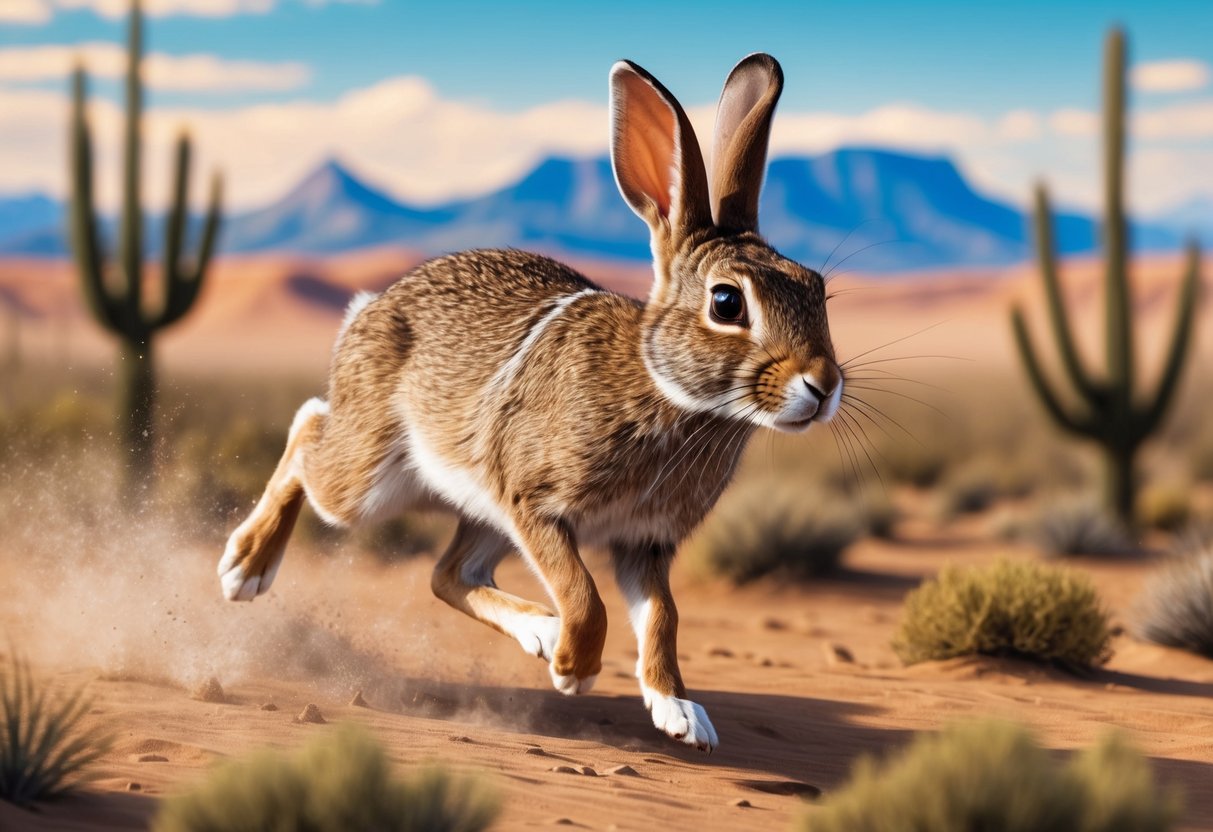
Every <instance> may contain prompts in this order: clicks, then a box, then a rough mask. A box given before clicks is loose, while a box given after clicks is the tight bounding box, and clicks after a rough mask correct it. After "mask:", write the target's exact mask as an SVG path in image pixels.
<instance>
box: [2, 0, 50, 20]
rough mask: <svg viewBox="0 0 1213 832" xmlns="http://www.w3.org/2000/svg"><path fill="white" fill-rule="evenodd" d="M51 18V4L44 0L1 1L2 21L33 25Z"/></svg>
mask: <svg viewBox="0 0 1213 832" xmlns="http://www.w3.org/2000/svg"><path fill="white" fill-rule="evenodd" d="M50 19H51V8H50V4H49V3H46V2H44V0H4V2H3V3H0V23H16V24H20V25H25V26H32V25H37V24H40V23H46V22H47V21H48V20H50Z"/></svg>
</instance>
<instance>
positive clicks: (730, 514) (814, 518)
mask: <svg viewBox="0 0 1213 832" xmlns="http://www.w3.org/2000/svg"><path fill="white" fill-rule="evenodd" d="M739 485H740V487H739V488H737V489H735V490H734V491H732V492H731V493H730V494H728V495H727V496H726V498H725V500H723V501H722V502H721V505H720V507H719V508H717V509H716V511H714V512H713V513H712V514H711V515H709V517H708V520H707V522H706V523H705V524H704V527H703V528H702V529H701V530H700V532H699V534H698V535H696V538H695V540H694V541H693V542H692V544H691V547H690V552H689V553H688V554H689V556H690V558H691V559H692V560H693V561H697V565H699V566H700V568H701V569H702V570H703V571H707V572H709V573H711V574H716V575H723V576H725V577H727V578H730V579H732V580H733V581H735V582H737V583H744V582H745V581H749V580H753V579H755V578H758V577H761V576H763V575H767V574H771V573H776V572H778V573H783V574H786V575H789V576H791V577H794V578H801V579H803V578H813V577H818V576H821V575H826V574H829V573H830V572H833V571H834V570H836V569H837V568H838V565H839V563H840V562H841V560H842V555H843V552H844V551H845V550H846V548H847V547H848V546H850V545H851V543H853V542H854V541H855V540H856V539H857V538H858V537H859V536H860V535H861V534H863V532H864V528H865V527H864V519H863V515H862V512H861V511H860V510H859V509H857V507H856V506H855V505H854V504H852V503H849V502H844V501H842V500H840V499H838V498H829V497H825V496H823V495H822V493H821V492H820V491H817V490H815V489H813V488H808V487H805V486H804V485H802V484H800V483H797V482H792V481H786V480H784V481H780V482H776V483H769V482H763V481H751V482H749V483H745V484H739Z"/></svg>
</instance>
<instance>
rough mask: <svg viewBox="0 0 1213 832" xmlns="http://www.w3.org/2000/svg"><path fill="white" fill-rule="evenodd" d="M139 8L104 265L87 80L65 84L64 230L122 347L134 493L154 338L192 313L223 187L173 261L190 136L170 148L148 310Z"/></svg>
mask: <svg viewBox="0 0 1213 832" xmlns="http://www.w3.org/2000/svg"><path fill="white" fill-rule="evenodd" d="M142 29H143V24H142V14H141V9H140V3H139V0H134V3H133V4H132V7H131V16H130V22H129V28H128V39H127V60H128V63H127V71H126V119H125V134H124V146H125V168H124V172H123V181H122V223H121V229H120V231H119V245H118V257H117V261H116V262H115V263H112V264H109V263H107V262H106V259H105V255H104V253H103V252H102V250H101V245H100V242H99V240H98V233H97V217H96V212H95V210H94V206H93V172H92V164H93V158H92V140H91V138H90V134H89V127H88V120H87V119H86V117H85V112H84V109H85V97H86V89H85V84H86V77H85V73H84V69H83V67H77V68H76V70H75V73H74V76H73V79H72V113H71V122H70V127H69V130H70V135H69V140H70V155H71V178H72V199H71V209H70V217H69V224H70V230H71V243H72V250H73V253H74V255H75V259H76V265H77V268H78V270H79V272H80V277H81V280H82V282H83V286H84V294H85V297H86V298H87V300H88V304H89V307H90V309H91V310H92V313H93V315H94V317H95V318H96V319H97V321H98V322H99V323H100V324H101V325H102V326H103V327H105V328H106V329H108V330H109V331H110V332H112V333H113V334H114V335H116V336H117V337H118V339H119V340H120V342H121V344H122V362H123V365H124V370H125V381H126V384H125V408H124V414H123V417H124V421H125V424H124V429H123V434H124V441H125V444H126V447H127V449H128V452H129V455H130V465H129V468H128V483H129V484H130V485H132V486H136V487H142V486H144V485H145V484H146V483H147V482H148V481H149V480H150V477H151V475H152V471H153V458H154V454H153V450H154V433H153V428H154V423H153V411H154V407H155V396H156V383H155V367H154V364H153V361H152V356H153V352H152V343H153V339H154V337H155V335H156V333H157V332H159V331H160V330H161V329H164V328H165V327H167V326H170V325H171V324H173V323H175V322H176V321H178V320H180V319H181V318H182V317H183V316H184V315H185V314H186V313H187V312H188V311H189V310H190V308H191V307H192V306H193V305H194V301H195V300H196V299H197V297H198V292H199V290H201V288H202V284H203V281H204V279H205V277H206V269H207V265H208V264H209V262H210V258H211V253H212V252H213V250H214V247H215V238H216V236H217V234H218V231H219V225H220V202H221V199H222V188H223V183H222V179H221V177H220V176H219V174H218V173H216V174H215V175H214V177H213V179H212V183H211V193H210V205H209V208H208V210H207V215H206V221H205V224H204V226H203V230H202V238H201V241H200V243H199V247H198V253H197V255H196V256H195V257H194V258H193V260H192V262H190V261H189V260H188V259H186V258H183V256H182V247H183V243H184V241H185V230H186V224H187V222H188V219H189V212H188V209H187V204H186V203H187V178H188V172H189V162H190V140H189V136H188V135H186V134H184V133H183V134H182V135H181V136H180V137H179V138H178V140H177V147H176V155H175V165H176V167H175V169H174V172H173V193H172V198H173V201H172V204H171V206H170V208H169V211H168V214H167V216H166V218H165V233H164V265H163V268H162V280H163V284H164V289H163V293H162V294H163V302H162V303H161V304H160V305H159V308H158V309H155V310H154V311H149V310H148V308H147V306H148V304H146V303H145V302H144V298H143V216H142V211H141V208H140V160H141V155H140V135H139V132H140V120H141V116H142V97H143V91H142V87H141V84H140V62H141V59H142V40H143V33H142Z"/></svg>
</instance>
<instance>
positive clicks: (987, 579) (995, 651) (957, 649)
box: [893, 560, 1111, 668]
mask: <svg viewBox="0 0 1213 832" xmlns="http://www.w3.org/2000/svg"><path fill="white" fill-rule="evenodd" d="M1110 638H1111V635H1110V633H1109V629H1108V616H1107V613H1106V612H1105V611H1104V609H1103V606H1102V604H1101V603H1100V600H1099V596H1098V594H1097V593H1096V592H1095V588H1094V587H1093V586H1092V585H1091V583H1090V582H1089V581H1088V580H1087V579H1086V578H1084V577H1082V576H1080V575H1078V574H1077V573H1075V572H1072V571H1070V570H1067V569H1060V568H1057V567H1048V566H1042V565H1040V564H1036V563H1028V562H1018V561H1006V560H1004V561H1000V562H998V563H996V564H995V565H994V566H992V567H989V568H985V569H977V568H967V569H959V568H956V567H947V568H945V569H944V570H943V571H942V572H940V573H939V576H938V577H936V578H934V579H932V580H928V581H926V582H924V583H923V584H922V586H920V587H918V589H916V590H914V591H913V592H911V593H910V594H909V595H908V596H907V597H906V602H905V610H904V612H903V613H902V620H901V627H900V629H899V630H898V634H897V637H896V639H895V640H894V642H893V649H894V650H895V651H896V652H897V655H898V656H900V657H901V659H902V661H904V662H905V663H906V664H914V663H916V662H922V661H930V660H932V659H950V658H954V657H956V656H971V655H992V656H1016V657H1020V658H1028V659H1035V660H1039V661H1044V662H1051V663H1055V664H1059V665H1062V666H1065V667H1069V668H1086V667H1090V666H1092V665H1096V664H1101V663H1103V662H1104V661H1106V660H1107V659H1108V657H1109V655H1110V648H1109V641H1110Z"/></svg>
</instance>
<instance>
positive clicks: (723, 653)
mask: <svg viewBox="0 0 1213 832" xmlns="http://www.w3.org/2000/svg"><path fill="white" fill-rule="evenodd" d="M708 655H709V656H716V657H718V658H721V659H731V658H733V651H732V650H730V649H729V648H727V647H709V648H708Z"/></svg>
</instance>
